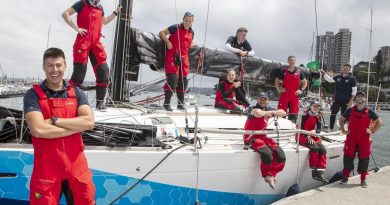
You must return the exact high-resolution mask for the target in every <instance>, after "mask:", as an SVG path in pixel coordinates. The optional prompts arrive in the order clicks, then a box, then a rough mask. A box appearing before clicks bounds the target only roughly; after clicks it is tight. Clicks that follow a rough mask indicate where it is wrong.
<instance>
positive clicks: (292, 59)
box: [287, 57, 295, 66]
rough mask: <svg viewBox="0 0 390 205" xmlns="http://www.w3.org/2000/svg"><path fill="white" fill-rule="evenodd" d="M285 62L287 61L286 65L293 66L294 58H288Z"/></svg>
mask: <svg viewBox="0 0 390 205" xmlns="http://www.w3.org/2000/svg"><path fill="white" fill-rule="evenodd" d="M287 61H288V65H290V66H295V58H294V57H290V58H289V59H288V60H287Z"/></svg>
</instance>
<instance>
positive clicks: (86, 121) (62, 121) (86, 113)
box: [56, 105, 95, 132]
mask: <svg viewBox="0 0 390 205" xmlns="http://www.w3.org/2000/svg"><path fill="white" fill-rule="evenodd" d="M77 112H78V115H79V116H78V117H75V118H58V119H57V121H56V126H57V127H61V128H64V129H69V130H73V131H76V132H83V131H86V130H92V129H93V127H94V125H95V121H94V118H93V113H92V109H91V107H90V106H89V105H81V106H80V107H78V109H77Z"/></svg>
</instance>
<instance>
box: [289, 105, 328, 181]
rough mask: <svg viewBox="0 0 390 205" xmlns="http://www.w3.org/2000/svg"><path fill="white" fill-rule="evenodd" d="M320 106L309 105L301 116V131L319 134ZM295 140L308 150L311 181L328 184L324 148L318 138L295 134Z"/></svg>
mask: <svg viewBox="0 0 390 205" xmlns="http://www.w3.org/2000/svg"><path fill="white" fill-rule="evenodd" d="M320 107H321V104H320V102H319V101H313V102H311V103H310V106H309V109H308V110H307V111H306V112H305V114H304V115H303V116H302V121H301V125H300V126H301V129H303V130H307V131H310V132H311V133H313V134H315V133H320V132H321V116H320V115H319V114H318V113H319V111H320ZM296 140H297V141H299V144H300V145H302V146H305V147H307V148H309V149H310V152H309V166H310V169H311V173H312V177H313V179H316V180H319V181H322V182H324V183H328V179H326V177H325V175H324V174H325V168H326V148H325V146H324V145H323V144H322V142H321V138H320V137H316V136H310V135H305V134H299V135H298V133H297V134H296Z"/></svg>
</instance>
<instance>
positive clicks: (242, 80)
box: [240, 57, 245, 90]
mask: <svg viewBox="0 0 390 205" xmlns="http://www.w3.org/2000/svg"><path fill="white" fill-rule="evenodd" d="M244 72H245V70H244V61H243V60H242V57H241V70H240V77H241V83H242V85H241V86H242V89H243V90H245V86H244Z"/></svg>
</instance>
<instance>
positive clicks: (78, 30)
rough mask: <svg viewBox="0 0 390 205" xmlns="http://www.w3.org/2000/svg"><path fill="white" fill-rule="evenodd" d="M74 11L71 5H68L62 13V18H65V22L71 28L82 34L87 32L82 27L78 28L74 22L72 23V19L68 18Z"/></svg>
mask: <svg viewBox="0 0 390 205" xmlns="http://www.w3.org/2000/svg"><path fill="white" fill-rule="evenodd" d="M75 13H76V11H75V10H74V9H73V8H72V7H70V8H68V9H66V10H65V11H64V12H63V13H62V18H63V19H64V20H65V22H66V24H68V25H69V26H70V27H71V28H73V30H75V31H76V32H77V33H79V34H80V35H82V36H83V35H85V34H86V33H87V30H86V29H84V28H79V27H78V26H77V25H76V24H75V23H73V21H72V19H71V18H70V16H71V15H73V14H75Z"/></svg>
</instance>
